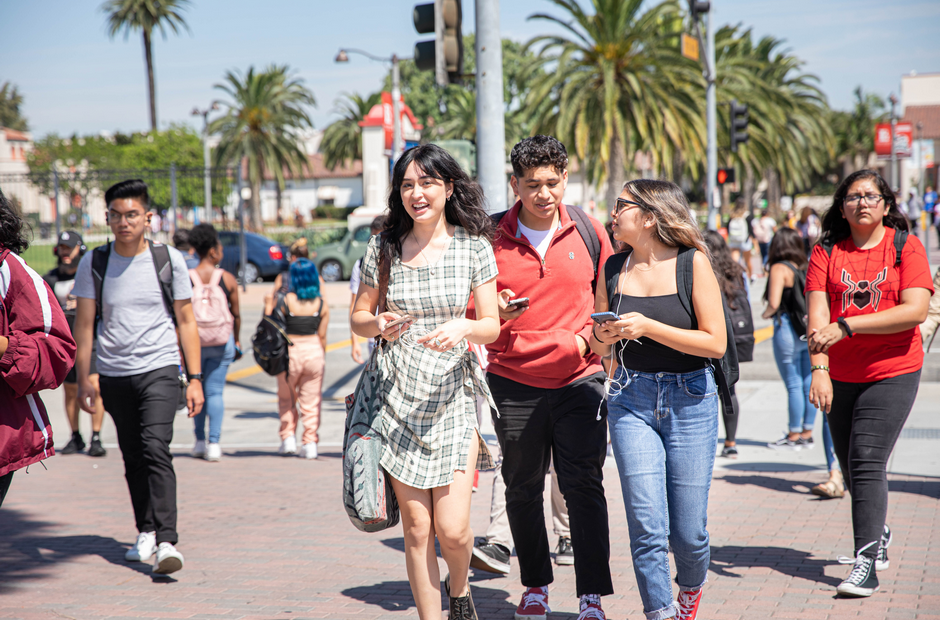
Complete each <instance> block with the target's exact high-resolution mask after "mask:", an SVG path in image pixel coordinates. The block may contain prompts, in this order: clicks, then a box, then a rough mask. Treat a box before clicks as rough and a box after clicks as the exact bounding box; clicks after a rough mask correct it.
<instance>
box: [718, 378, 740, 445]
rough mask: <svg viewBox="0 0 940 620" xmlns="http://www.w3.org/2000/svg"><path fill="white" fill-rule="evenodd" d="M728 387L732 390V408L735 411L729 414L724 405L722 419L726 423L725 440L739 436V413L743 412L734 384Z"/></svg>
mask: <svg viewBox="0 0 940 620" xmlns="http://www.w3.org/2000/svg"><path fill="white" fill-rule="evenodd" d="M728 389H729V390H730V391H731V410H732V411H733V412H734V413H733V414H732V415H728V414H727V413H725V408H724V406H722V407H721V421H722V422H724V424H725V441H734V438H735V437H737V436H738V414H739V413H740V412H741V406H740V405H739V404H738V395H737V394H735V393H734V386H733V385H732V386H731V387H730V388H728Z"/></svg>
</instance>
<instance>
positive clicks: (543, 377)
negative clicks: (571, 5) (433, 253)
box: [487, 136, 613, 620]
mask: <svg viewBox="0 0 940 620" xmlns="http://www.w3.org/2000/svg"><path fill="white" fill-rule="evenodd" d="M510 158H511V160H512V168H513V175H512V179H511V181H510V183H511V185H512V189H513V191H514V192H515V193H516V195H517V196H519V201H518V202H516V204H515V205H513V207H512V208H511V209H510V210H509V211H508V212H506V214H505V215H504V216H503V217H502V219H501V220H500V222H499V225H498V226H497V234H496V238H495V240H494V243H493V250H494V252H495V254H496V263H497V265H498V266H499V276H498V278H497V288H498V289H499V306H500V311H499V313H500V319H501V320H502V321H501V322H502V329H501V331H500V335H499V338H498V339H497V340H496V342H494V343H492V344H490V345H487V352H488V354H487V359H488V361H489V366H488V367H487V380H488V382H489V385H490V389H491V391H492V393H493V398H494V399H495V402H496V406H497V408H498V412H497V413H496V414H495V415H494V419H493V424H494V426H495V428H496V435H497V437H498V438H499V445H500V448H501V450H502V453H503V465H502V474H503V479H504V480H505V482H506V511H507V513H508V515H509V525H510V529H511V531H512V537H513V541H514V542H515V545H516V555H517V556H518V558H519V567H520V572H521V578H522V584H523V585H524V586H526V592H525V594H524V595H523V597H522V601H521V602H520V603H519V607H518V608H517V609H516V616H515V617H516V618H517V619H523V620H530V619H537V620H543V619H544V618H545V615H546V613H548V612H549V611H550V610H549V608H548V584H550V583H551V582H552V581H553V575H552V565H551V557H550V552H549V544H548V534H547V532H546V531H545V525H544V523H545V516H544V511H543V505H542V494H543V490H544V487H545V474H546V473H547V472H548V467H549V463H550V462H552V460H553V459H554V464H555V471H556V473H557V475H558V482H559V487H560V488H561V492H562V494H563V495H564V497H565V503H566V504H567V506H568V513H569V518H570V524H571V546H572V547H573V549H574V567H575V574H576V586H577V594H578V596H579V597H580V598H581V601H580V609H581V614H580V615H579V619H580V620H586V619H588V618H591V619H595V620H602V619H603V618H604V612H603V610H602V609H601V601H600V597H601V596H604V595H607V594H612V593H613V585H612V583H611V577H610V565H609V559H610V541H609V533H608V524H607V501H606V499H605V497H604V485H603V466H604V458H605V456H606V455H607V422H606V417H607V410H606V407H604V405H603V397H604V373H603V367H602V366H601V362H600V358H598V357H597V356H596V355H595V354H593V353H592V352H591V350H590V347H589V346H588V340H589V339H590V337H591V329H592V327H593V323H592V321H591V317H590V315H591V313H592V312H593V311H594V286H595V284H596V282H597V280H598V278H600V279H601V280H603V277H602V276H600V274H601V273H602V271H601V269H600V266H603V265H604V263H605V262H606V261H607V258H608V257H609V256H610V255H611V254H612V250H611V246H610V241H609V240H608V238H607V234H606V233H605V231H604V228H603V226H601V224H600V222H598V221H597V220H595V219H594V218H585V219H584V225H583V228H582V231H579V230H578V228H577V226H578V224H577V222H578V221H579V220H581V217H578V216H583V213H579V212H576V211H575V209H576V207H568V206H566V205H564V204H563V203H562V200H563V198H564V195H565V187H566V186H567V184H568V172H567V170H566V168H567V164H568V154H567V151H566V150H565V147H564V146H563V145H562V144H561V143H560V142H559V141H558V140H556V139H555V138H552V137H548V136H534V137H532V138H527V139H525V140H523V141H522V142H520V143H518V144H517V145H516V146H514V147H513V149H512V153H511V155H510ZM572 214H573V215H574V216H576V217H573V216H572ZM588 224H589V225H588ZM591 229H593V230H591ZM582 234H583V235H585V237H586V238H585V237H582ZM594 238H596V240H595V239H594ZM589 242H590V243H595V242H596V246H595V247H599V248H600V251H599V253H598V254H599V256H598V259H597V262H595V261H594V258H593V257H592V255H591V251H590V250H589V249H588V243H589ZM600 286H603V282H601V284H600ZM524 297H527V298H528V299H529V301H528V305H527V306H526V305H525V304H518V305H510V304H509V303H508V302H509V301H510V300H513V299H518V298H524Z"/></svg>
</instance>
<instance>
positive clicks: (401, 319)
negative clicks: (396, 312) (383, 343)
mask: <svg viewBox="0 0 940 620" xmlns="http://www.w3.org/2000/svg"><path fill="white" fill-rule="evenodd" d="M414 320H415V318H414V317H413V316H411V315H410V314H406V315H405V316H400V317H398V318H397V319H395V320H394V321H389V322H388V323H386V324H385V329H388V328H390V327H398V326H399V325H402V324H404V323H413V322H414ZM382 331H385V330H382Z"/></svg>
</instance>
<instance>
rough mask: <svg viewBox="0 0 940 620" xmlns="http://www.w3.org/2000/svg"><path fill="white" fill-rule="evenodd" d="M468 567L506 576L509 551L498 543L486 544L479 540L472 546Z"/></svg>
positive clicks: (484, 540)
mask: <svg viewBox="0 0 940 620" xmlns="http://www.w3.org/2000/svg"><path fill="white" fill-rule="evenodd" d="M470 566H471V567H472V568H475V569H477V570H482V571H486V572H488V573H500V574H502V575H508V574H509V549H507V548H506V547H505V546H503V545H501V544H499V543H488V542H486V539H485V538H480V539H478V540H477V542H476V544H475V545H474V546H473V555H471V556H470Z"/></svg>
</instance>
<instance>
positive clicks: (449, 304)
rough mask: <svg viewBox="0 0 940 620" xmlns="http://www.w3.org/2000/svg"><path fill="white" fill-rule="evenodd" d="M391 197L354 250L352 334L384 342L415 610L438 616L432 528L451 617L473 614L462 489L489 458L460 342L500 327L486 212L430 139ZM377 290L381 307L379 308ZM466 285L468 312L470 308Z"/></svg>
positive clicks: (385, 390)
mask: <svg viewBox="0 0 940 620" xmlns="http://www.w3.org/2000/svg"><path fill="white" fill-rule="evenodd" d="M388 207H389V212H388V219H387V220H386V223H385V231H384V232H383V233H382V236H381V239H380V238H379V237H373V238H372V240H371V241H370V242H369V248H368V249H367V250H366V255H365V257H364V258H363V260H362V268H361V284H360V288H359V296H358V298H357V299H356V305H355V309H354V311H353V314H352V324H353V331H355V332H356V334H358V335H359V336H362V337H363V338H374V337H376V336H378V335H381V336H382V339H383V341H384V343H383V345H382V350H381V351H380V353H378V354H377V355H378V356H379V360H380V361H379V367H378V374H379V389H380V390H381V393H382V411H381V433H382V439H383V448H382V457H381V460H380V465H381V466H382V467H383V468H384V469H385V471H386V472H387V473H388V475H389V476H390V477H391V481H392V487H393V488H394V490H395V495H396V496H397V498H398V504H399V506H400V507H401V520H402V526H403V528H402V529H403V530H404V537H405V566H406V567H407V570H408V581H409V583H410V584H411V592H412V595H413V596H414V599H415V605H416V607H417V608H418V615H419V617H420V618H422V620H432V619H440V618H441V598H440V582H441V581H440V572H439V568H438V561H437V557H436V555H435V553H434V539H435V538H437V540H438V542H440V547H441V555H442V556H443V557H444V561H445V562H446V563H447V568H448V570H449V571H450V573H449V575H448V577H447V579H446V580H445V584H444V588H445V590H446V591H447V594H448V597H449V603H450V605H449V606H450V618H451V620H476V618H477V614H476V611H475V609H474V606H473V598H472V596H471V593H470V583H469V581H468V573H469V569H470V554H471V549H472V547H473V531H472V530H471V529H470V496H471V493H472V487H473V470H474V469H490V468H492V467H493V459H492V457H491V456H490V453H489V450H487V447H486V444H485V443H484V441H483V438H482V437H481V436H480V431H479V426H478V424H477V419H476V412H477V396H481V397H483V398H485V399H486V400H487V401H488V402H489V403H491V404H492V397H491V395H490V391H489V389H488V388H487V387H486V381H485V380H484V377H483V373H482V371H481V370H480V365H479V363H478V362H477V360H476V359H474V355H473V354H472V352H471V351H470V348H469V346H468V342H472V343H474V344H487V343H490V342H492V341H493V340H494V339H495V338H496V336H497V334H498V333H499V319H498V318H497V317H498V314H497V305H496V273H497V272H496V261H495V260H494V259H493V250H492V246H491V243H490V237H491V235H492V223H491V221H490V219H489V217H488V216H487V214H486V211H484V209H483V192H482V190H481V189H480V187H479V186H478V185H477V184H476V183H474V182H473V181H471V180H470V178H469V177H468V176H467V174H466V173H465V172H464V171H463V169H462V168H461V167H460V165H459V164H458V163H457V162H456V161H455V160H454V158H453V157H451V156H450V155H449V154H448V153H447V151H445V150H444V149H442V148H440V147H438V146H435V145H433V144H426V145H422V146H417V147H414V148H412V149H410V150H408V151H406V152H405V153H404V154H403V155H402V156H401V158H399V160H398V161H397V162H396V163H395V168H394V171H393V174H392V187H391V190H390V192H389V198H388ZM383 274H387V275H386V276H384V277H383ZM386 278H387V279H386ZM382 290H387V297H386V298H385V300H386V301H385V304H386V306H385V312H379V310H378V304H379V296H380V294H381V292H382ZM471 294H472V296H473V300H474V305H475V309H476V316H477V317H478V318H477V319H476V320H470V319H467V318H466V310H467V304H468V302H469V301H470V297H471ZM402 318H404V319H406V320H405V321H404V322H401V323H398V324H396V325H389V323H394V322H395V321H396V320H398V319H402Z"/></svg>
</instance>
